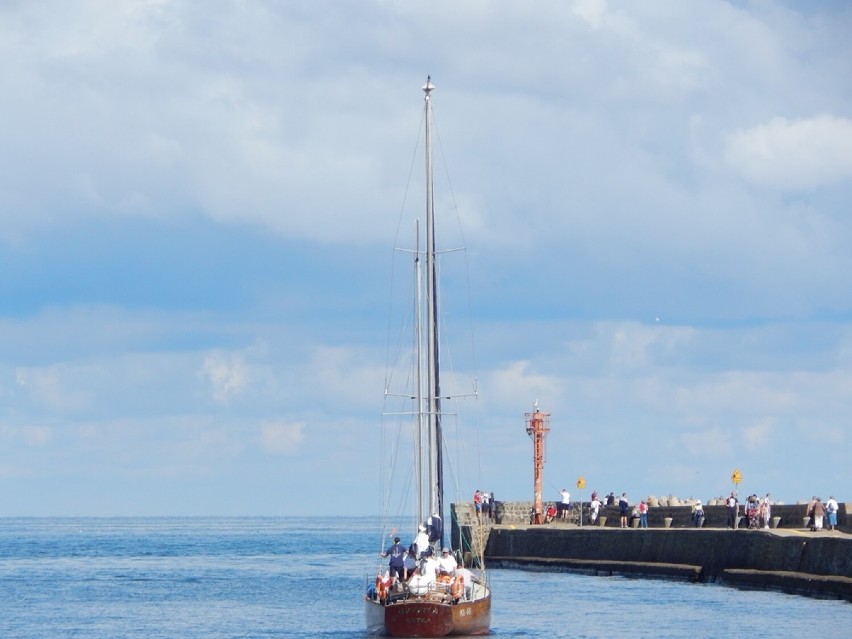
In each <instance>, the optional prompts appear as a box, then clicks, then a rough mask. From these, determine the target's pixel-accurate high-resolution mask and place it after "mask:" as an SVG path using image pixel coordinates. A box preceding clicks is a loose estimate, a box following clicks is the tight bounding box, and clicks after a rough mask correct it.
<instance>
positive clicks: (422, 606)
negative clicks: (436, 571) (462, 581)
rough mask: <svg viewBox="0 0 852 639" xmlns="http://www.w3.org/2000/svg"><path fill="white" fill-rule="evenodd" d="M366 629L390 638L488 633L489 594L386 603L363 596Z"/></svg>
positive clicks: (373, 633)
mask: <svg viewBox="0 0 852 639" xmlns="http://www.w3.org/2000/svg"><path fill="white" fill-rule="evenodd" d="M364 601H365V605H366V616H367V632H369V633H370V634H372V635H386V636H391V637H447V636H458V635H466V636H476V635H487V634H488V633H489V631H490V629H491V595H490V593H489V594H488V595H486V596H485V597H483V598H481V599H477V600H474V601H461V602H459V603H458V604H449V603H444V602H441V601H433V600H430V599H428V598H409V599H405V600H403V601H398V602H394V603H390V604H387V605H385V606H383V605H381V604H380V603H377V602H376V601H374V600H372V599H369V598H365V600H364Z"/></svg>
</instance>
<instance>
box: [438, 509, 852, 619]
mask: <svg viewBox="0 0 852 639" xmlns="http://www.w3.org/2000/svg"><path fill="white" fill-rule="evenodd" d="M514 504H518V505H517V507H516V512H518V513H519V514H520V513H526V514H525V515H524V518H523V520H521V521H518V522H517V523H513V522H511V521H505V519H508V517H506V516H505V515H506V512H511V509H508V510H504V511H503V513H504V521H503V523H502V524H499V523H498V524H493V525H487V526H477V525H474V521H473V520H475V517H474V516H473V514H472V510H471V511H470V512H468V509H467V506H468V505H467V504H462V505H459V504H454V505H453V512H454V518H453V538H454V539H457V538H458V534H459V533H460V532H461V533H463V534H464V535H465V538H466V539H468V540H473V543H472V544H471V547H469V548H468V549H467V550H468V551H473V554H474V555H476V554H479V553H480V552H482V554H483V555H484V557H485V561H486V564H487V565H489V566H490V567H492V568H493V567H504V568H526V569H533V570H548V571H565V572H581V573H586V574H603V575H613V574H621V575H633V576H643V577H662V578H672V579H683V580H686V581H709V582H717V583H723V584H728V585H736V586H740V587H747V588H761V589H771V590H778V591H783V592H788V593H791V594H799V595H806V596H813V597H824V598H836V599H845V600H847V601H850V602H852V538H850V537H849V536H848V535H845V534H838V533H828V532H815V533H812V532H810V531H808V530H807V529H803V526H802V524H803V522H802V517H803V514H802V512H801V511H803V510H804V508H805V507H804V506H799V505H796V506H790V507H780V506H779V507H776V508H778V509H781V508H789V509H790V510H789V512H787V514H786V515H785V514H782V515H780V516H781V517H782V521H783V520H784V519H785V517H786V519H787V520H788V524H789V528H784V524H782V525H781V527H779V529H778V530H747V529H745V528H741V529H740V530H730V529H726V528H725V527H724V526H725V519H723V518H722V516H721V515H718V516H716V515H711V517H710V520H711V522H715V523H716V524H717V525H718V526H712V525H711V526H710V527H707V528H701V529H697V528H695V527H693V526H692V525H691V522H690V521H689V520H688V517H687V515H686V514H683V516H682V517H678V515H680V514H681V512H680V511H673V510H672V509H671V508H662V507H660V508H659V509H658V510H659V511H660V517H659V518H656V519H655V518H653V517H649V521H650V522H655V523H656V526H655V527H651V528H647V529H632V528H631V529H622V528H620V527H618V512H617V509H613V510H614V513H613V519H614V521H615V524H614V527H612V526H610V521H609V519H608V521H607V525H606V526H605V527H600V526H583V527H579V526H576V525H566V524H551V525H536V526H533V525H529V520H528V517H529V503H524V502H514ZM672 508H680V509H681V511H684V510H686V511H688V507H672ZM709 508H710V509H713V510H715V509H716V508H722V509H724V507H714V506H711V507H709ZM653 510H654V509H652V512H653ZM663 512H666V513H670V514H671V515H673V524H672V527H671V528H665V527H664V522H663V515H662V513H663ZM781 512H782V513H784V512H785V511H784V510H782V511H781ZM841 512H842V514H843V517H844V522H845V521H846V519H845V518H846V509H845V506H843V507H842V510H841ZM773 514H775V513H773ZM607 516H608V518H609V516H610V515H609V513H607ZM652 526H653V524H652Z"/></svg>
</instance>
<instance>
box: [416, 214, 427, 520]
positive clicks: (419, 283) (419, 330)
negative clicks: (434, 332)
mask: <svg viewBox="0 0 852 639" xmlns="http://www.w3.org/2000/svg"><path fill="white" fill-rule="evenodd" d="M416 227H417V243H416V244H415V245H414V246H415V247H416V250H415V251H414V279H415V281H414V290H415V291H416V293H415V302H414V317H415V320H414V321H415V327H414V336H415V340H416V342H417V343H416V351H417V373H416V375H417V380H416V381H415V384H416V386H415V387H416V388H417V443H416V448H415V450H416V451H417V460H416V463H417V521H424V520H425V517H426V516H428V515H424V512H423V476H424V470H423V466H424V464H423V429H424V428H425V424H424V406H423V321H422V319H423V276H422V273H421V264H420V222H419V221H418V222H417V223H416Z"/></svg>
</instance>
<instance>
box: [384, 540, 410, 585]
mask: <svg viewBox="0 0 852 639" xmlns="http://www.w3.org/2000/svg"><path fill="white" fill-rule="evenodd" d="M382 557H390V560H389V561H388V572H390V576H391V579H393V576H394V574H395V575H396V576H397V577H398V578H399V579H402V578H403V576H404V573H405V548H403V547H402V544H400V543H399V537H394V538H393V545H392V546H391V547H390V548H388V549H387V551H385V552H383V553H382Z"/></svg>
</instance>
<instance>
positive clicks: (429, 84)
mask: <svg viewBox="0 0 852 639" xmlns="http://www.w3.org/2000/svg"><path fill="white" fill-rule="evenodd" d="M434 90H435V85H434V84H432V76H431V75H427V76H426V84H424V85H423V93H425V94H426V99H427V100H428V99H429V96H430V95H431V93H432V91H434Z"/></svg>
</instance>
